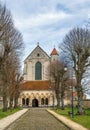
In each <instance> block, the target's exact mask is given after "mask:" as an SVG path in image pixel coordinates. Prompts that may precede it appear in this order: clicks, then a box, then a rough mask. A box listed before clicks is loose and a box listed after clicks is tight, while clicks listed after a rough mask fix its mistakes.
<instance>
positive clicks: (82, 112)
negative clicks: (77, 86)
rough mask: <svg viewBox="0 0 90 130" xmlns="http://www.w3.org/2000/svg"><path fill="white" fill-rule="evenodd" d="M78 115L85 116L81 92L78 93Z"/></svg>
mask: <svg viewBox="0 0 90 130" xmlns="http://www.w3.org/2000/svg"><path fill="white" fill-rule="evenodd" d="M77 113H78V114H79V115H82V114H85V110H84V105H83V94H82V92H80V91H79V92H78V111H77Z"/></svg>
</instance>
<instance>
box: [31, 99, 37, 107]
mask: <svg viewBox="0 0 90 130" xmlns="http://www.w3.org/2000/svg"><path fill="white" fill-rule="evenodd" d="M32 107H38V100H37V99H33V100H32Z"/></svg>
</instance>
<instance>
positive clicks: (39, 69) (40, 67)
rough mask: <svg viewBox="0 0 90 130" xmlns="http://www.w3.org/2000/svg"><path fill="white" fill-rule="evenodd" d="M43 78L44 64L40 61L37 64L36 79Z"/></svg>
mask: <svg viewBox="0 0 90 130" xmlns="http://www.w3.org/2000/svg"><path fill="white" fill-rule="evenodd" d="M41 79H42V64H41V63H40V62H39V61H38V62H37V63H36V65H35V80H41Z"/></svg>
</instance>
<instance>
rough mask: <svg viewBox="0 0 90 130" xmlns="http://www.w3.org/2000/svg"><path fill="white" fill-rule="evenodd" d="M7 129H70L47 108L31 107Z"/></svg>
mask: <svg viewBox="0 0 90 130" xmlns="http://www.w3.org/2000/svg"><path fill="white" fill-rule="evenodd" d="M6 130H69V128H67V127H66V126H64V125H63V124H62V123H60V121H58V120H57V119H56V118H55V117H53V116H52V115H51V114H49V113H48V112H47V111H46V110H45V109H41V108H30V110H29V111H28V112H26V113H25V114H24V115H23V116H22V117H21V118H19V119H18V120H17V121H15V122H14V123H13V124H12V125H10V127H9V128H7V129H6Z"/></svg>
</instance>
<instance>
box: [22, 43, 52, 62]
mask: <svg viewBox="0 0 90 130" xmlns="http://www.w3.org/2000/svg"><path fill="white" fill-rule="evenodd" d="M37 49H40V50H41V52H43V53H44V54H45V55H46V56H47V57H48V58H50V57H49V55H48V54H47V53H46V52H45V51H44V50H43V49H42V48H41V47H40V46H39V44H37V46H36V47H35V48H34V50H33V51H32V52H31V53H30V54H29V55H28V56H27V57H26V59H25V60H24V61H26V60H27V59H28V58H29V57H30V56H31V55H32V54H33V53H34V52H36V50H37Z"/></svg>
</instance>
